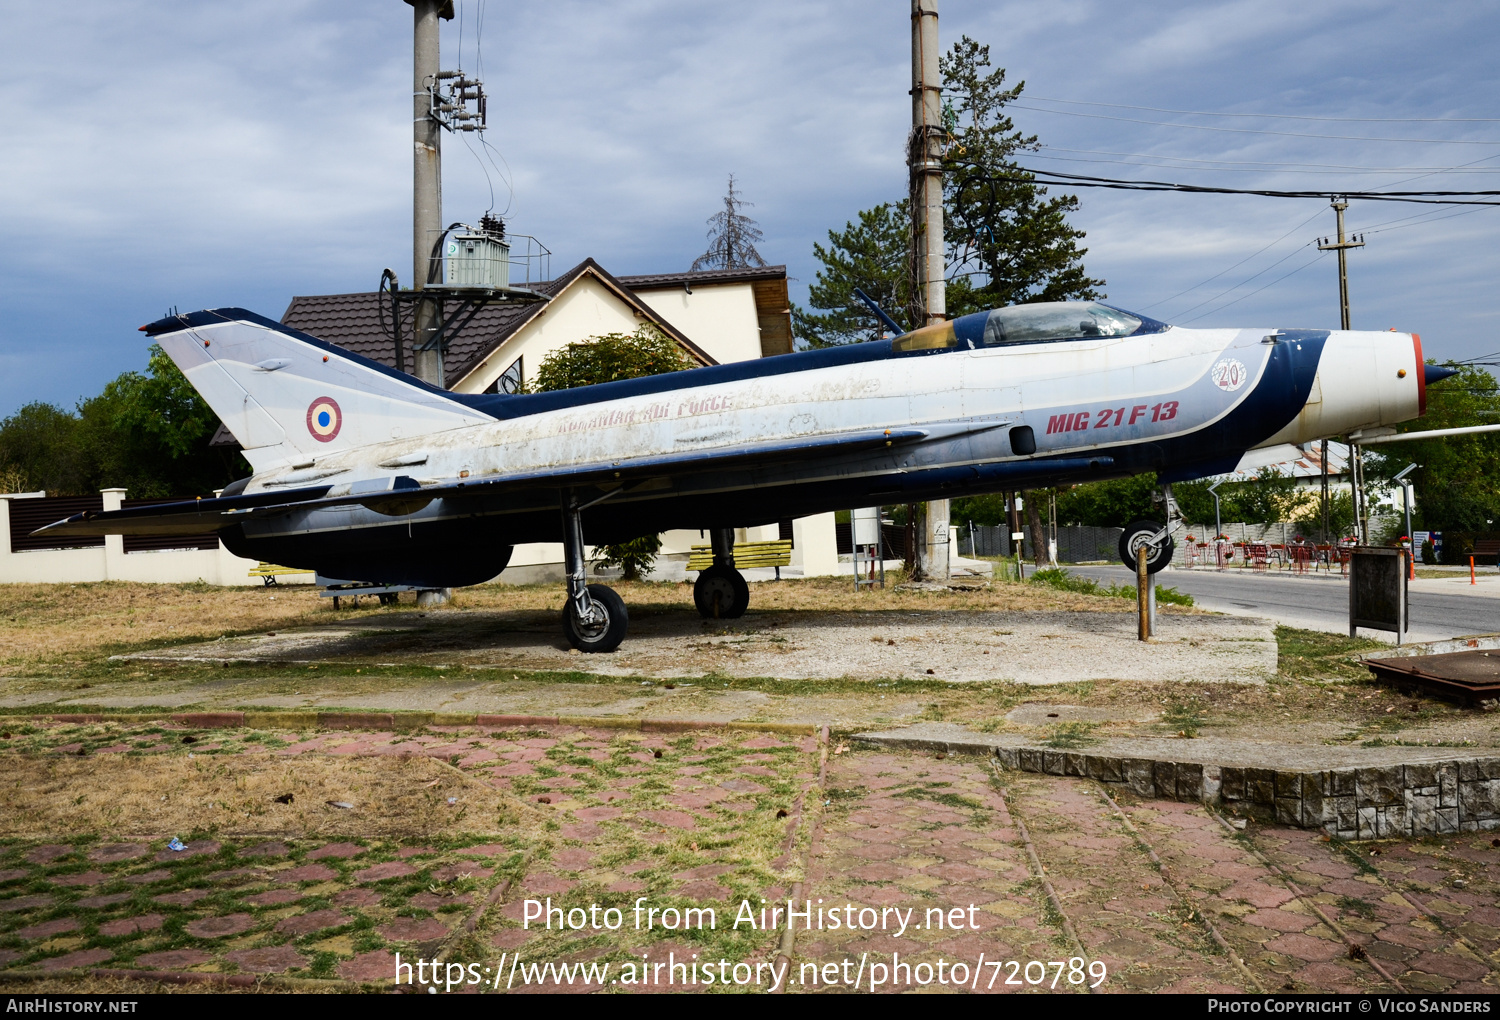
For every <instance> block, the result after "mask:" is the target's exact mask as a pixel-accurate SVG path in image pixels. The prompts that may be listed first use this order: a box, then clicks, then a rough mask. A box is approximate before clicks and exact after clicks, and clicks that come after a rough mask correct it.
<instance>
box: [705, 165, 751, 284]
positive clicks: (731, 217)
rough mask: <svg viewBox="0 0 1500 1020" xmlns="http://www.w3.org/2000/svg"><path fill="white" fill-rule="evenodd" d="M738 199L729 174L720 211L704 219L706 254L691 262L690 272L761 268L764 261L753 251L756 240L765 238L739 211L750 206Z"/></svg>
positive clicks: (731, 175)
mask: <svg viewBox="0 0 1500 1020" xmlns="http://www.w3.org/2000/svg"><path fill="white" fill-rule="evenodd" d="M753 204H754V203H752V202H746V201H745V200H744V199H742V198H740V196H739V192H737V191H735V189H734V174H730V175H729V193H728V194H727V195H725V196H724V209H723V211H722V212H716V213H714V214H713V215H712V216H710V217H709V218H708V251H706V252H704V253H703V254H702V255H699V256H698V257H697V258H696V259H694V260H693V269H694V270H695V271H696V270H699V269H741V268H744V267H746V266H763V265H765V264H766V260H765V259H763V258H761V257H760V252H758V251H756V250H755V242H756V241H764V240H765V239H766V237H765V235H764V234H762V233H761V232H760V227H758V226H756V223H755V221H754V220H753V219H751V218H750V217H749V216H746V215H745V214H744V213H742V212H740V209H741V208H742V207H744V206H749V205H753Z"/></svg>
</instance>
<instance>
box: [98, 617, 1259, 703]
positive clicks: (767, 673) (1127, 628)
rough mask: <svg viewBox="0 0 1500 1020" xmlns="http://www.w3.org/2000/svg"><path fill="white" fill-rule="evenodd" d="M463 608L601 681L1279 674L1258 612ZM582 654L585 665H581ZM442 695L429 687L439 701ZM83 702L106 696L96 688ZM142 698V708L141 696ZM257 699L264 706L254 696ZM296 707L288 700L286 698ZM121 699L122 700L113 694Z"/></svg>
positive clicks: (367, 640)
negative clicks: (611, 618)
mask: <svg viewBox="0 0 1500 1020" xmlns="http://www.w3.org/2000/svg"><path fill="white" fill-rule="evenodd" d="M485 615H486V616H488V617H490V618H492V619H493V627H491V628H480V627H478V625H477V623H475V621H480V620H483V619H484V618H485V617H484V616H482V615H481V614H479V613H474V614H466V619H467V620H468V621H469V624H470V626H471V628H472V629H473V630H474V631H475V632H476V634H478V633H480V632H481V631H482V632H483V633H482V636H480V637H478V638H477V639H476V640H474V641H473V642H472V643H471V644H470V646H469V647H467V648H462V649H457V648H451V646H450V648H451V650H452V651H453V652H454V653H455V655H454V656H452V657H448V661H450V662H452V661H453V660H454V658H457V659H459V660H460V661H465V660H466V664H467V665H469V666H475V665H481V666H486V667H492V668H511V669H527V670H568V669H579V668H587V669H588V670H589V671H590V672H592V673H595V674H598V675H600V676H613V677H634V676H645V677H662V678H683V677H702V676H704V675H705V674H708V675H714V674H717V675H720V676H725V677H774V678H777V679H838V678H851V679H858V680H883V679H893V678H899V677H927V676H933V677H937V678H939V679H943V680H952V681H960V682H962V681H976V680H979V681H984V680H1011V681H1015V682H1017V683H1025V684H1053V683H1072V682H1076V681H1079V680H1090V679H1098V680H1105V679H1110V680H1201V681H1233V682H1239V683H1260V682H1264V680H1265V679H1266V678H1267V677H1269V676H1271V675H1274V673H1275V670H1276V640H1275V635H1274V633H1273V630H1272V628H1271V627H1270V626H1269V625H1268V624H1266V623H1265V622H1264V621H1262V620H1246V619H1243V618H1226V617H1215V616H1208V615H1187V614H1177V615H1174V614H1167V613H1164V614H1162V615H1161V616H1160V618H1159V620H1158V628H1157V638H1156V640H1155V641H1154V642H1153V643H1151V644H1143V643H1141V642H1140V641H1138V640H1137V639H1136V619H1135V616H1134V615H1133V614H1130V613H1096V612H951V611H950V612H910V611H877V612H869V611H866V612H851V613H811V612H795V613H794V612H775V611H767V612H761V613H753V614H751V615H748V616H746V617H744V618H742V619H739V620H725V621H709V622H706V621H703V620H700V619H698V618H697V617H695V616H688V615H687V614H682V613H674V614H661V615H656V616H641V617H639V618H637V619H634V620H632V621H631V630H630V638H629V640H628V641H627V642H626V644H624V645H623V646H622V647H621V648H620V650H619V651H618V652H615V653H613V654H610V655H594V656H580V655H579V653H577V652H576V651H573V650H572V649H570V648H568V647H566V646H565V645H564V643H563V642H562V640H561V638H560V636H559V635H557V634H556V633H554V628H552V627H550V626H548V627H547V629H546V630H542V628H541V627H540V626H539V625H537V624H536V623H535V622H534V621H531V620H530V618H528V619H527V621H526V622H525V623H524V624H519V623H517V621H516V618H514V616H513V614H505V613H491V614H485ZM423 626H426V624H424V623H423V621H421V620H419V619H416V618H407V619H405V620H402V619H399V618H391V619H388V620H382V621H380V622H379V624H378V626H377V625H371V626H367V627H365V628H364V629H360V628H357V627H350V626H343V627H338V626H335V627H320V628H305V629H301V630H297V631H285V632H278V633H277V634H276V635H274V636H269V635H266V636H255V637H239V638H227V639H221V640H219V641H211V642H204V643H201V644H192V645H180V646H176V647H172V648H163V649H157V650H155V651H150V652H140V653H135V654H134V655H132V656H127V657H126V658H134V659H139V660H177V661H188V662H230V663H233V662H276V661H283V662H295V663H315V662H322V661H332V660H338V661H340V662H343V663H346V664H347V663H348V662H350V661H356V660H362V659H368V658H369V657H371V656H375V657H377V658H378V657H379V656H380V655H382V654H388V653H387V652H386V649H387V648H390V649H396V648H401V649H402V651H403V652H407V653H408V654H409V649H407V648H404V647H403V646H404V645H410V644H411V643H412V641H413V640H414V638H415V636H416V635H418V634H419V633H420V631H421V629H422V627H423ZM585 659H586V660H587V661H586V663H585V661H584V660H585ZM203 694H204V696H205V697H206V698H208V699H211V700H209V701H205V702H204V703H205V704H208V703H219V704H226V703H229V702H226V701H224V700H223V699H225V698H229V699H233V698H235V697H240V698H243V696H244V695H243V693H242V692H241V693H238V694H236V692H235V691H234V690H232V689H228V688H226V689H223V690H221V691H204V692H203ZM438 695H441V696H446V692H443V691H441V690H440V689H438V690H435V696H438ZM90 700H91V703H95V704H108V703H110V702H106V701H102V700H100V695H99V693H98V692H94V693H92V694H91V698H90ZM143 703H144V702H143ZM258 703H259V704H262V705H270V704H271V703H272V702H269V701H265V700H261V701H259V702H258ZM286 703H287V704H294V703H296V702H286ZM115 704H119V702H115ZM405 707H411V708H426V709H438V708H442V709H444V710H448V711H480V712H493V711H507V710H509V708H508V707H507V706H501V705H483V704H478V703H473V704H466V705H465V706H464V707H463V708H461V709H455V708H450V707H448V706H446V705H445V704H411V705H408V706H405Z"/></svg>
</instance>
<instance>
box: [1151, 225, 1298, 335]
mask: <svg viewBox="0 0 1500 1020" xmlns="http://www.w3.org/2000/svg"><path fill="white" fill-rule="evenodd" d="M1322 214H1323V210H1321V209H1319V210H1318V211H1317V212H1315V213H1313V214H1312V215H1311V216H1309V217H1308V218H1307V219H1305V220H1303V221H1302V222H1301V223H1299V224H1297V225H1296V226H1295V227H1293V228H1292V229H1291V230H1288V231H1287V232H1286V233H1285V234H1282V235H1281V236H1280V237H1278V238H1277V239H1276V240H1274V241H1272V242H1271V243H1270V244H1268V245H1266V246H1265V247H1264V248H1262V249H1261V250H1260V251H1258V252H1256V253H1255V254H1254V255H1247V256H1245V257H1244V258H1242V259H1240V260H1239V261H1238V262H1236V263H1235V264H1234V265H1232V266H1230V267H1229V268H1228V269H1221V270H1219V271H1218V272H1217V273H1215V274H1214V275H1212V276H1210V277H1209V278H1208V279H1206V280H1204V281H1203V282H1202V283H1195V284H1193V285H1192V286H1191V287H1189V288H1188V289H1187V290H1181V291H1178V292H1177V293H1176V294H1173V295H1172V296H1171V297H1169V298H1163V299H1162V300H1160V301H1157V302H1155V303H1153V304H1149V305H1146V306H1145V307H1143V308H1141V309H1140V310H1141V311H1143V312H1144V311H1148V310H1150V309H1152V308H1157V307H1160V306H1161V305H1164V304H1167V303H1168V302H1171V301H1176V300H1177V299H1178V298H1180V297H1182V295H1184V294H1190V293H1192V292H1193V291H1195V290H1197V289H1198V288H1199V287H1202V286H1205V285H1206V284H1210V283H1213V282H1214V281H1215V280H1217V279H1218V278H1219V277H1221V276H1223V275H1224V274H1225V273H1232V272H1234V271H1235V270H1236V269H1238V268H1239V267H1240V266H1243V265H1244V264H1245V263H1246V262H1249V261H1250V260H1251V259H1253V258H1256V257H1258V256H1260V255H1261V254H1263V253H1264V252H1267V251H1269V250H1270V249H1272V248H1274V247H1276V246H1277V245H1278V244H1280V243H1281V242H1282V241H1285V240H1286V239H1287V238H1288V237H1291V236H1292V235H1293V234H1295V233H1296V232H1297V231H1299V230H1301V229H1302V228H1303V227H1305V226H1307V225H1308V224H1309V223H1311V222H1312V221H1313V220H1315V219H1317V218H1318V217H1319V216H1321V215H1322ZM1302 247H1303V248H1306V247H1307V245H1305V244H1304V245H1303V246H1302ZM1273 268H1274V267H1273ZM1254 278H1255V277H1253V276H1252V277H1251V278H1250V279H1252V280H1253V279H1254ZM1249 282H1250V280H1246V281H1245V283H1249ZM1237 286H1241V287H1242V286H1244V284H1238V285H1237ZM1231 289H1233V288H1231ZM1225 293H1228V291H1226V292H1225ZM1209 300H1210V301H1212V300H1214V299H1213V298H1209ZM1192 310H1193V309H1192V308H1189V309H1188V311H1189V312H1191V311H1192ZM1184 314H1186V313H1184Z"/></svg>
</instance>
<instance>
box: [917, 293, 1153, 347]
mask: <svg viewBox="0 0 1500 1020" xmlns="http://www.w3.org/2000/svg"><path fill="white" fill-rule="evenodd" d="M1166 328H1167V326H1166V324H1165V323H1162V322H1157V321H1155V320H1154V319H1148V318H1146V317H1145V316H1143V315H1133V314H1131V313H1130V312H1126V311H1122V310H1121V309H1118V308H1111V307H1110V306H1109V305H1104V304H1100V303H1099V302H1097V301H1040V302H1037V303H1035V304H1029V305H1011V306H1010V307H1008V308H996V309H994V310H993V311H989V312H975V313H974V314H973V315H963V316H960V317H959V318H957V319H953V320H952V321H950V322H939V323H935V324H933V325H931V326H926V327H923V328H922V329H918V330H914V331H912V332H911V333H907V334H906V335H904V336H900V337H897V338H896V340H895V341H893V346H894V349H895V350H897V351H921V350H938V349H943V348H965V349H969V350H973V349H976V348H980V347H1008V346H1011V345H1013V344H1032V343H1045V342H1048V341H1054V340H1088V339H1094V338H1104V337H1120V336H1134V335H1135V334H1137V333H1159V332H1161V331H1162V330H1164V329H1166Z"/></svg>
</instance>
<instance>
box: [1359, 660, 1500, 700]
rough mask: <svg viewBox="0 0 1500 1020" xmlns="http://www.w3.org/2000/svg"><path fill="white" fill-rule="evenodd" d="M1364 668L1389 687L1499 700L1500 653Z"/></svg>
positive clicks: (1385, 662)
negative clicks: (1392, 685) (1395, 685)
mask: <svg viewBox="0 0 1500 1020" xmlns="http://www.w3.org/2000/svg"><path fill="white" fill-rule="evenodd" d="M1365 665H1366V666H1368V667H1369V668H1370V672H1372V673H1374V674H1375V676H1376V677H1377V678H1379V679H1381V680H1385V681H1387V682H1390V683H1396V684H1401V685H1404V686H1416V687H1421V688H1423V689H1425V690H1428V691H1431V692H1433V693H1435V694H1443V695H1448V696H1450V697H1451V696H1457V697H1459V698H1461V699H1463V700H1465V701H1471V702H1472V701H1485V700H1489V699H1491V698H1500V650H1496V651H1462V652H1446V653H1444V654H1441V655H1413V656H1408V657H1405V658H1399V659H1366V660H1365Z"/></svg>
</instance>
